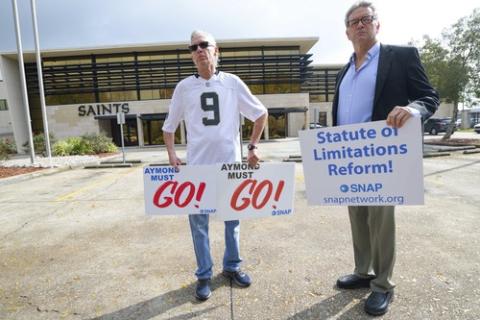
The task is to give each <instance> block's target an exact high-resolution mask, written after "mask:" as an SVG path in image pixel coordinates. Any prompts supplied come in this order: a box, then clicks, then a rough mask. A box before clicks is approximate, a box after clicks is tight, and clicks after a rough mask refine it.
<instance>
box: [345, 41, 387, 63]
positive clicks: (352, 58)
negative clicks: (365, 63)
mask: <svg viewBox="0 0 480 320" xmlns="http://www.w3.org/2000/svg"><path fill="white" fill-rule="evenodd" d="M379 52H380V42H378V41H377V42H375V44H374V45H373V46H372V47H371V48H370V50H368V52H367V60H370V59H373V58H375V56H376V55H377V54H378V53H379ZM350 63H355V52H354V53H352V55H351V56H350Z"/></svg>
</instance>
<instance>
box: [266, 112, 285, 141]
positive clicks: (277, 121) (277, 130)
mask: <svg viewBox="0 0 480 320" xmlns="http://www.w3.org/2000/svg"><path fill="white" fill-rule="evenodd" d="M286 130H287V117H286V114H285V113H283V112H282V113H272V114H269V115H268V135H269V137H270V139H280V138H285V137H286V136H287V134H286Z"/></svg>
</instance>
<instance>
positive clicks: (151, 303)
mask: <svg viewBox="0 0 480 320" xmlns="http://www.w3.org/2000/svg"><path fill="white" fill-rule="evenodd" d="M228 285H229V283H228V282H226V281H225V278H224V277H223V276H221V275H216V276H214V277H213V278H212V281H211V290H212V291H215V290H216V289H218V288H220V287H222V286H228ZM195 286H196V282H193V283H191V284H190V285H188V286H187V287H184V288H180V289H177V290H173V291H170V292H167V293H165V294H162V295H161V296H158V297H155V298H152V299H150V300H146V301H142V302H139V303H137V304H134V305H131V306H128V307H126V308H123V309H120V310H117V311H114V312H112V313H108V314H104V315H102V316H99V317H96V318H92V319H91V320H127V319H128V320H130V319H135V320H147V319H151V318H154V317H156V316H159V315H161V314H163V313H165V312H167V311H168V310H170V309H174V308H176V307H178V306H181V305H183V304H185V303H193V304H200V302H199V301H197V300H196V299H195V297H194V292H195ZM218 307H219V306H213V307H210V308H205V309H203V310H199V311H195V312H188V313H185V314H181V315H178V316H174V317H173V318H170V319H176V320H187V319H192V318H194V317H198V316H199V315H202V314H206V313H208V312H210V311H212V310H214V309H216V308H218Z"/></svg>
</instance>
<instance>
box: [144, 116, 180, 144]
mask: <svg viewBox="0 0 480 320" xmlns="http://www.w3.org/2000/svg"><path fill="white" fill-rule="evenodd" d="M142 122H143V141H144V144H145V145H146V146H149V145H163V144H165V142H164V140H163V131H162V127H163V123H164V122H165V120H144V121H142ZM175 143H177V144H180V143H182V139H181V133H180V126H178V128H177V130H176V131H175Z"/></svg>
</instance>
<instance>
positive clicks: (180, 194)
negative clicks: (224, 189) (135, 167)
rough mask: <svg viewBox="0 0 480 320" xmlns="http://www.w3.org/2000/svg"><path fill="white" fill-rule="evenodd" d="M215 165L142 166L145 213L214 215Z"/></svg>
mask: <svg viewBox="0 0 480 320" xmlns="http://www.w3.org/2000/svg"><path fill="white" fill-rule="evenodd" d="M217 172H218V169H217V167H216V166H180V167H179V170H176V169H175V168H174V167H170V166H166V167H164V166H156V167H153V166H152V167H144V168H143V178H144V190H145V212H146V213H147V214H148V215H178V214H183V215H185V214H203V213H207V214H214V213H215V206H216V173H217Z"/></svg>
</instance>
